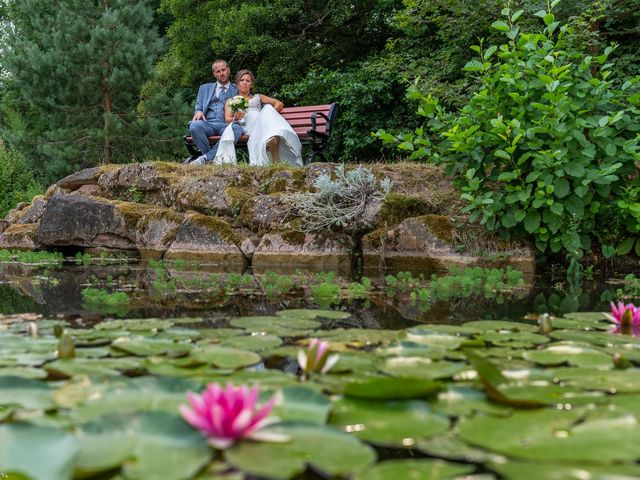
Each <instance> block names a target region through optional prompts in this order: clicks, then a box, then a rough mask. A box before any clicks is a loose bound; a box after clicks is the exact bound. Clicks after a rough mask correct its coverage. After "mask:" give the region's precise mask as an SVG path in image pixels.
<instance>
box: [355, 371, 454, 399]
mask: <svg viewBox="0 0 640 480" xmlns="http://www.w3.org/2000/svg"><path fill="white" fill-rule="evenodd" d="M441 387H442V385H441V384H440V383H437V382H434V381H431V380H427V379H424V378H410V377H404V378H394V377H382V376H380V377H362V378H354V379H352V380H351V381H349V382H347V383H346V385H345V386H344V394H345V395H347V396H349V397H356V398H367V399H376V400H392V399H405V398H422V397H427V396H428V395H430V394H432V393H433V392H436V391H438V390H439V389H440V388H441Z"/></svg>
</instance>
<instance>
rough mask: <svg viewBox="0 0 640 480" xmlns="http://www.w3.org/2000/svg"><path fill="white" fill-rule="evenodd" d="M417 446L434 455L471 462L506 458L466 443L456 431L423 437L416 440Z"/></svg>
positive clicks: (422, 450)
mask: <svg viewBox="0 0 640 480" xmlns="http://www.w3.org/2000/svg"><path fill="white" fill-rule="evenodd" d="M415 448H416V449H418V450H420V451H421V452H424V453H426V454H427V455H431V456H434V457H439V458H446V459H448V460H459V461H463V462H470V463H484V462H487V461H488V460H492V459H493V460H496V461H497V460H502V459H503V458H504V457H502V456H501V455H498V454H496V453H493V452H488V451H487V450H482V449H480V448H476V447H473V446H471V445H469V444H467V443H464V442H463V441H462V439H460V437H459V436H458V434H457V433H456V432H455V431H448V432H444V433H442V434H439V435H434V436H432V437H429V438H421V439H419V440H418V441H417V442H416V445H415Z"/></svg>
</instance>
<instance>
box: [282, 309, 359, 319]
mask: <svg viewBox="0 0 640 480" xmlns="http://www.w3.org/2000/svg"><path fill="white" fill-rule="evenodd" d="M276 315H278V316H279V317H287V318H294V319H304V320H315V319H317V318H326V319H328V320H345V319H347V318H349V317H350V316H351V314H350V313H348V312H340V311H338V310H321V309H307V308H304V309H303V308H301V309H291V310H280V311H279V312H276Z"/></svg>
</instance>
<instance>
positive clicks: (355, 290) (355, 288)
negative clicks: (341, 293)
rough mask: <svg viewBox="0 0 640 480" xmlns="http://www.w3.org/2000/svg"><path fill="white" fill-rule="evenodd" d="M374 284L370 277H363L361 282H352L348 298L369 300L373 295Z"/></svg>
mask: <svg viewBox="0 0 640 480" xmlns="http://www.w3.org/2000/svg"><path fill="white" fill-rule="evenodd" d="M372 290H373V284H372V283H371V280H370V279H369V278H368V277H362V280H360V281H359V282H351V283H350V284H349V285H348V286H347V298H351V299H355V298H367V297H369V296H370V295H371V293H372Z"/></svg>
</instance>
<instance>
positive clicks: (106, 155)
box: [101, 0, 111, 165]
mask: <svg viewBox="0 0 640 480" xmlns="http://www.w3.org/2000/svg"><path fill="white" fill-rule="evenodd" d="M104 9H105V12H106V11H108V10H109V0H104ZM110 53H111V51H110V49H109V47H107V48H106V51H105V56H104V61H103V66H104V77H103V79H102V95H103V98H104V146H103V148H102V162H101V163H102V164H103V165H106V164H108V163H111V143H110V141H109V114H110V113H111V88H110V87H111V86H110V85H109V69H110V62H109V58H110Z"/></svg>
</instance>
